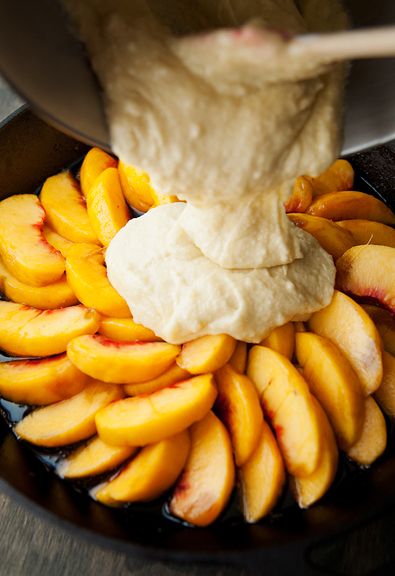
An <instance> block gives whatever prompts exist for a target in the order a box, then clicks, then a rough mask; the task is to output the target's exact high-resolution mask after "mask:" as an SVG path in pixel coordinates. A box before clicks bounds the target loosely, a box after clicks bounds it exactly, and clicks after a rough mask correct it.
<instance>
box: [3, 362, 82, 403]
mask: <svg viewBox="0 0 395 576" xmlns="http://www.w3.org/2000/svg"><path fill="white" fill-rule="evenodd" d="M89 381H90V378H89V377H88V376H87V375H86V374H83V373H82V372H80V371H79V370H78V368H76V367H75V366H74V365H73V364H72V363H71V362H70V360H69V359H68V358H67V357H66V354H62V355H61V356H55V357H52V358H43V359H40V360H15V361H12V362H2V363H1V364H0V395H1V396H2V397H3V398H6V400H11V401H12V402H18V403H20V404H36V405H45V404H52V403H53V402H59V401H60V400H64V399H65V398H69V397H70V396H74V395H75V394H78V392H81V390H82V389H83V388H84V387H85V386H86V384H87V383H88V382H89Z"/></svg>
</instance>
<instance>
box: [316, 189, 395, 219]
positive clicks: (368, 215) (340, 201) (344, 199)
mask: <svg viewBox="0 0 395 576" xmlns="http://www.w3.org/2000/svg"><path fill="white" fill-rule="evenodd" d="M307 214H311V215H312V216H321V217H323V218H328V219H330V220H355V219H364V220H375V221H377V222H382V223H383V224H390V225H392V226H393V225H394V224H395V216H394V214H393V213H392V211H391V209H390V208H388V207H387V206H386V205H385V204H384V202H381V200H378V199H377V198H375V197H374V196H370V195H369V194H365V193H364V192H330V193H328V194H323V195H322V196H319V197H318V198H317V199H316V200H315V201H314V202H313V203H312V204H310V206H309V208H308V209H307Z"/></svg>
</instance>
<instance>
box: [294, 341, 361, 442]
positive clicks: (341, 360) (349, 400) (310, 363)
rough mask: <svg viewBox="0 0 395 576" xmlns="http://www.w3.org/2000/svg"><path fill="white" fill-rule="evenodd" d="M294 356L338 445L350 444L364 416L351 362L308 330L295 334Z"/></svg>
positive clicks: (356, 437)
mask: <svg viewBox="0 0 395 576" xmlns="http://www.w3.org/2000/svg"><path fill="white" fill-rule="evenodd" d="M296 357H297V360H298V362H299V364H300V366H301V367H302V369H303V376H304V378H305V380H306V382H307V383H308V385H309V387H310V390H311V392H312V393H313V394H314V396H315V397H316V398H317V399H318V400H319V402H320V403H321V405H322V407H323V408H324V410H325V412H326V414H327V416H328V417H329V419H330V422H331V424H332V426H333V429H334V431H335V433H336V436H337V438H338V440H339V444H340V446H341V447H342V448H345V447H347V446H351V445H352V444H354V443H355V442H356V441H357V440H358V438H359V436H360V435H361V431H362V425H363V420H364V398H363V393H362V385H361V383H360V381H359V379H358V377H357V375H356V373H355V372H354V370H353V369H352V367H351V364H350V363H349V361H348V360H347V358H346V357H345V356H344V355H343V354H342V353H341V351H340V350H339V349H338V348H337V347H336V346H335V345H334V344H333V343H332V342H331V341H330V340H327V339H326V338H322V337H321V336H317V335H316V334H311V333H308V332H305V333H300V334H297V335H296Z"/></svg>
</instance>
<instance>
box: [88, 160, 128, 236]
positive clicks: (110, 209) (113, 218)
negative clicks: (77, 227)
mask: <svg viewBox="0 0 395 576" xmlns="http://www.w3.org/2000/svg"><path fill="white" fill-rule="evenodd" d="M86 205H87V209H88V216H89V220H90V222H91V224H92V228H93V230H94V231H95V233H96V235H97V237H98V238H99V240H100V242H101V243H102V244H103V246H108V245H109V244H110V242H111V240H112V239H113V238H114V236H115V234H116V233H117V232H119V230H120V229H121V228H123V227H124V226H125V224H126V223H127V222H128V221H129V219H130V214H129V209H128V207H127V204H126V202H125V198H124V196H123V192H122V189H121V184H120V181H119V175H118V170H117V169H116V168H106V170H104V171H103V172H102V173H101V174H99V176H98V177H97V178H96V180H95V181H94V183H93V184H92V186H91V187H90V190H89V194H88V196H87V199H86Z"/></svg>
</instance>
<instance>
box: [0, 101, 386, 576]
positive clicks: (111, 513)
mask: <svg viewBox="0 0 395 576" xmlns="http://www.w3.org/2000/svg"><path fill="white" fill-rule="evenodd" d="M86 150H87V147H86V146H85V145H84V144H81V143H79V142H77V141H75V140H72V139H71V138H69V137H68V136H65V135H64V134H62V133H60V132H58V131H56V130H55V129H54V128H51V127H49V126H47V125H46V124H44V123H43V122H42V121H41V120H39V119H38V118H37V117H36V116H34V115H33V113H32V112H30V110H29V109H26V108H25V109H22V110H21V111H19V112H17V113H16V114H14V115H13V116H11V117H10V118H9V119H8V120H7V121H6V122H5V123H3V125H2V126H0V159H1V163H0V198H4V197H6V196H9V195H11V194H15V193H29V192H32V191H34V190H36V188H37V186H38V185H39V184H40V183H42V181H43V179H44V178H46V177H47V176H50V175H52V174H54V173H56V172H57V171H59V170H60V169H62V168H64V167H66V166H68V165H70V164H71V163H72V162H74V161H76V160H77V159H79V158H80V157H81V156H82V155H83V154H84V153H85V152H86ZM351 160H352V162H353V164H354V166H355V167H356V168H357V170H358V173H359V181H358V185H357V189H364V190H366V191H369V192H371V193H373V194H376V195H378V196H380V197H381V198H384V199H386V200H387V202H388V203H389V204H390V205H392V208H394V200H395V192H394V190H395V143H390V144H387V145H385V146H379V147H376V148H374V149H372V150H368V151H365V152H360V153H358V154H355V155H354V156H352V157H351ZM389 431H390V441H389V448H388V450H387V452H386V454H384V456H383V457H382V458H381V459H380V460H379V461H378V462H377V463H376V464H375V465H374V466H373V468H372V469H370V470H360V469H358V468H356V467H353V466H350V465H349V464H348V465H345V464H343V466H342V472H341V473H340V474H339V477H338V479H337V480H336V482H335V485H334V487H333V489H331V491H330V492H329V493H328V494H327V496H326V497H325V498H324V499H323V500H322V502H321V503H320V504H318V505H315V506H313V507H312V508H311V509H310V510H308V511H300V510H299V509H298V508H297V507H296V506H295V505H291V504H289V505H287V503H286V502H285V504H283V506H282V507H281V508H279V510H278V511H277V512H276V513H275V514H273V515H272V516H271V517H270V518H269V519H267V520H265V521H263V522H262V523H260V524H257V525H252V526H249V525H246V524H244V523H242V522H241V521H240V518H239V516H237V515H236V514H235V513H234V512H232V509H231V510H230V511H228V512H227V513H226V514H225V515H224V517H223V518H222V519H221V520H220V521H219V522H218V523H217V524H215V525H214V526H211V527H209V528H204V529H197V528H189V527H186V526H184V525H182V524H181V523H178V522H175V521H171V520H169V519H167V518H165V517H164V516H163V515H161V514H158V511H157V508H155V506H153V507H149V508H148V509H147V507H146V506H136V507H134V508H133V509H132V510H127V511H126V510H112V509H107V508H106V507H104V506H102V505H100V504H97V503H95V502H93V501H92V500H91V499H89V498H88V497H87V496H86V495H85V494H83V493H82V492H79V491H78V490H76V489H75V488H74V487H72V486H71V485H69V484H67V483H66V482H64V481H61V480H59V479H58V478H57V477H56V476H55V475H54V474H53V473H50V472H49V471H48V470H47V468H46V467H45V465H44V464H43V463H42V462H40V461H39V460H38V459H37V458H36V457H35V456H34V455H33V453H32V451H31V449H30V448H29V447H27V446H26V445H24V444H22V443H20V442H18V441H17V440H16V439H15V438H14V436H13V435H12V434H11V433H10V431H9V428H8V426H7V424H6V421H5V420H4V419H3V418H2V417H0V482H1V488H2V489H3V490H5V491H7V492H9V493H11V494H12V495H14V496H17V497H18V498H19V499H21V500H22V501H23V502H24V503H26V504H30V505H32V506H33V508H34V509H35V510H36V511H39V512H41V513H43V514H45V515H47V516H49V517H50V518H52V519H55V520H56V521H57V522H59V523H61V524H62V525H65V526H66V527H69V528H72V529H73V531H74V533H77V534H81V536H84V537H89V538H92V539H93V540H94V541H95V542H96V543H100V544H104V545H106V546H109V547H111V548H116V549H119V550H122V551H124V552H125V551H126V552H129V553H131V554H144V555H149V556H150V557H152V558H158V559H179V560H184V561H193V560H195V561H202V562H205V561H210V562H221V563H232V564H239V565H243V566H244V567H247V568H250V569H251V570H253V572H254V574H260V573H264V572H265V573H268V574H271V573H275V574H276V575H278V576H281V575H283V574H297V573H306V572H311V573H317V572H319V568H318V567H317V566H315V565H314V564H313V562H312V558H311V553H312V551H313V550H314V548H315V546H317V544H318V543H321V542H324V541H325V540H327V539H328V538H330V537H333V536H334V535H335V534H337V535H339V534H341V533H344V532H347V531H350V530H351V529H353V528H354V527H356V526H358V525H360V524H362V523H364V522H366V521H367V520H368V519H370V518H372V517H373V516H375V515H378V514H380V513H381V512H382V511H383V510H384V508H385V509H388V507H389V506H390V505H393V504H395V482H394V479H395V451H394V444H395V443H394V433H393V431H392V430H391V429H390V430H389Z"/></svg>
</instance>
